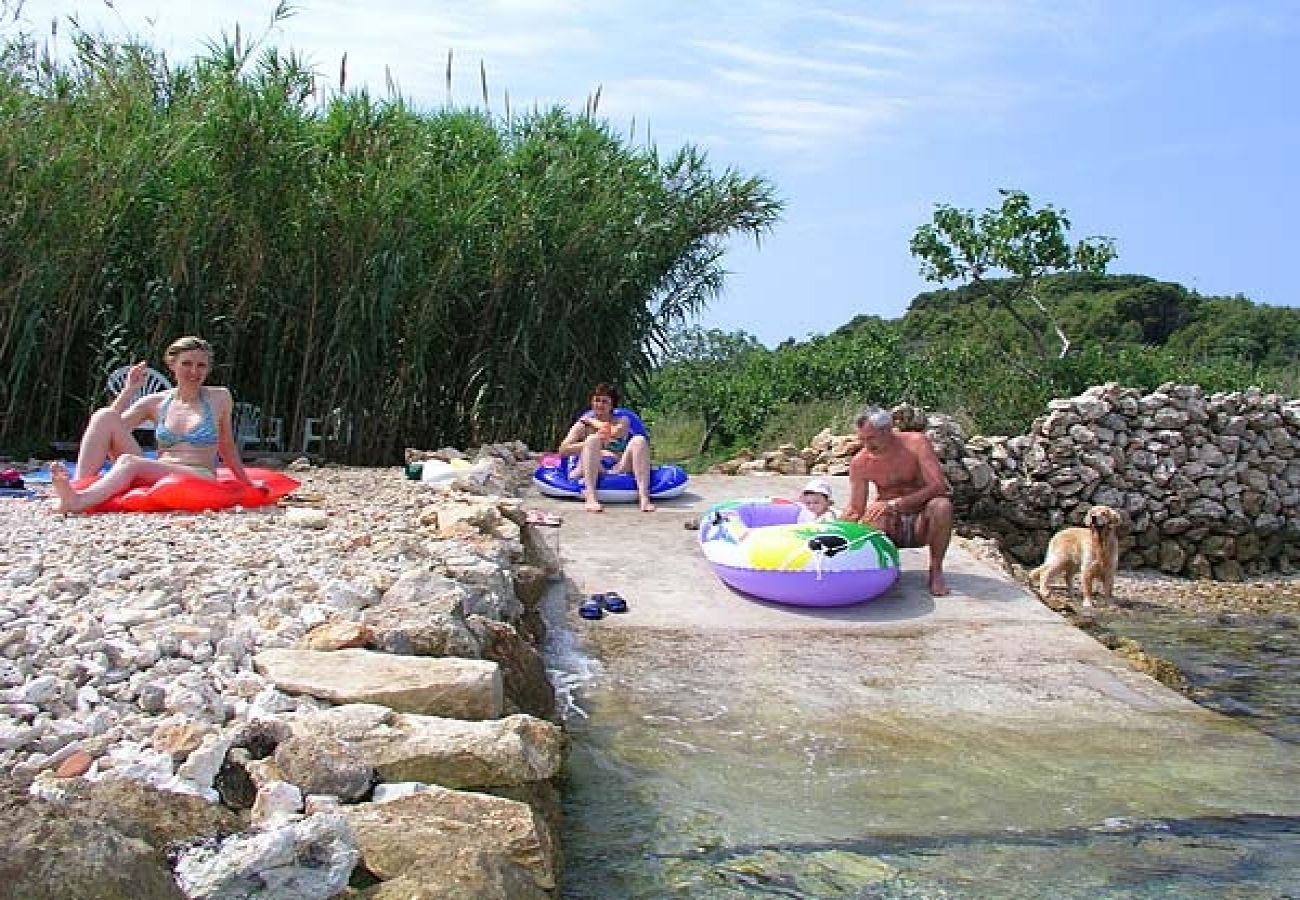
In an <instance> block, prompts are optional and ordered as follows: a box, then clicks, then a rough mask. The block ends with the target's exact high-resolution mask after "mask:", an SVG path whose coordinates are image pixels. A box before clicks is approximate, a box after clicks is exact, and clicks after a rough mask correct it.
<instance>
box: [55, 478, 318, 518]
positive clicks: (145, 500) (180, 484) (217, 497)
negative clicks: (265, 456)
mask: <svg viewBox="0 0 1300 900" xmlns="http://www.w3.org/2000/svg"><path fill="white" fill-rule="evenodd" d="M244 471H245V472H247V473H248V477H249V478H250V479H252V480H253V481H261V482H263V483H265V484H266V487H267V490H265V491H259V490H258V489H257V488H255V487H249V486H248V485H246V484H243V483H242V482H240V481H237V480H235V476H234V475H233V474H231V472H230V470H229V469H218V470H217V477H216V478H215V479H212V478H204V477H203V476H202V475H168V476H166V477H165V478H160V479H159V480H157V481H155V482H154V483H153V484H148V485H143V486H141V487H133V488H131V489H130V490H128V491H124V492H123V493H121V494H118V495H117V496H116V497H113V498H112V499H109V500H105V501H104V502H103V503H101V504H99V505H98V506H95V507H92V508H91V509H88V510H86V512H92V513H100V512H175V511H182V512H203V511H204V510H207V509H229V508H230V507H232V506H242V507H244V508H246V509H251V508H252V507H256V506H269V505H271V504H272V503H274V502H275V501H277V500H279V499H280V498H281V497H283V496H284V495H285V494H289V493H291V492H293V491H294V490H296V489H297V488H298V482H297V481H295V480H294V479H292V478H290V477H289V476H288V475H285V474H284V473H282V472H274V471H272V470H270V469H247V468H246V469H244ZM97 480H98V477H96V478H85V479H78V480H77V481H76V482H74V487H76V488H77V489H78V490H80V489H82V488H85V487H87V486H88V485H91V484H94V483H95V482H96V481H97Z"/></svg>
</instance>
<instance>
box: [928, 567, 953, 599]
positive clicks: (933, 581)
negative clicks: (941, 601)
mask: <svg viewBox="0 0 1300 900" xmlns="http://www.w3.org/2000/svg"><path fill="white" fill-rule="evenodd" d="M951 593H952V591H951V590H949V589H948V582H946V581H944V580H943V573H942V572H932V573H930V596H932V597H947V596H948V595H949V594H951Z"/></svg>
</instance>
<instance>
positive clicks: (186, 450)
mask: <svg viewBox="0 0 1300 900" xmlns="http://www.w3.org/2000/svg"><path fill="white" fill-rule="evenodd" d="M164 358H165V360H166V362H167V367H168V368H169V369H170V370H171V373H172V378H173V380H174V381H175V383H176V387H175V388H173V389H171V390H168V391H159V392H158V393H155V394H147V395H145V396H144V397H141V398H140V399H139V400H136V401H135V402H134V403H130V399H131V396H132V395H133V394H134V393H135V392H136V390H138V389H139V387H140V385H141V384H142V383H143V382H144V378H145V372H146V370H147V368H148V364H147V363H144V362H139V363H136V364H135V365H134V366H132V367H131V371H130V373H129V374H128V375H127V376H126V383H125V384H124V385H123V386H122V391H121V393H119V394H118V395H117V397H116V398H115V399H114V400H113V402H112V404H110V405H109V406H106V407H104V408H103V409H100V410H97V411H96V412H95V414H94V415H92V416H91V417H90V424H89V425H87V426H86V433H85V434H83V435H82V437H81V449H80V451H79V453H78V454H77V473H78V475H79V476H81V477H86V476H89V475H93V474H95V473H96V472H98V471H99V470H100V468H101V467H102V466H103V465H104V463H105V462H106V461H107V460H112V461H113V465H112V468H110V469H109V470H108V472H107V473H106V474H105V475H104V476H103V477H102V478H100V479H99V480H98V481H96V482H95V483H94V484H92V485H90V486H89V487H87V488H84V489H83V490H77V489H75V488H74V487H73V486H72V483H71V481H70V480H69V478H68V470H67V468H66V467H65V466H64V465H63V464H62V463H59V462H55V463H51V464H50V481H51V487H52V488H53V489H54V508H55V509H56V510H57V511H58V512H81V511H83V510H87V509H90V508H91V507H94V506H98V505H99V504H100V503H103V502H104V501H105V500H108V499H109V498H111V497H115V496H117V495H118V494H120V493H122V492H123V491H126V490H129V489H130V488H131V487H133V486H136V485H141V484H146V485H147V484H153V483H154V482H156V481H159V480H160V479H162V478H165V477H166V476H168V475H175V474H178V473H183V474H188V475H199V476H201V477H203V478H211V479H215V478H216V477H217V456H218V454H220V457H221V460H222V461H223V462H224V463H225V464H226V466H227V467H228V468H229V469H230V471H231V472H232V473H233V474H234V476H235V478H236V479H238V480H239V481H241V482H243V483H244V484H247V485H251V486H254V487H259V488H262V489H265V486H264V485H262V484H261V483H260V482H255V481H252V480H250V479H249V477H248V474H247V473H246V472H245V471H244V464H243V462H242V461H241V460H240V458H239V450H238V447H237V446H236V445H235V438H234V430H233V428H232V427H231V424H230V410H231V407H232V405H233V404H232V401H231V397H230V391H229V390H228V389H227V388H224V387H207V386H205V385H204V384H203V382H204V381H205V380H207V377H208V373H209V372H210V371H211V369H212V348H211V346H209V344H208V342H207V341H205V340H203V339H202V338H197V337H183V338H180V339H178V340H176V341H175V342H173V343H172V345H171V346H170V347H168V348H167V353H166V354H165V356H164ZM128 403H130V405H129V406H128ZM148 420H153V421H154V422H157V423H158V425H157V428H156V430H155V432H154V434H155V436H156V438H157V441H158V458H157V459H146V458H145V457H144V454H143V452H142V451H141V450H140V445H139V444H138V443H136V440H135V437H134V436H132V434H131V432H132V430H133V429H135V428H137V427H139V425H140V423H141V422H145V421H148Z"/></svg>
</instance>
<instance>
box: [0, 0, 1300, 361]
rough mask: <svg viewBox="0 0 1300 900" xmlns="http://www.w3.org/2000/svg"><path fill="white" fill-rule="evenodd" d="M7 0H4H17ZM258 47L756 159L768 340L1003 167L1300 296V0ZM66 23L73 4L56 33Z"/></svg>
mask: <svg viewBox="0 0 1300 900" xmlns="http://www.w3.org/2000/svg"><path fill="white" fill-rule="evenodd" d="M9 2H10V4H11V5H12V2H13V0H9ZM273 8H274V4H273V3H271V2H251V0H184V2H182V0H170V2H165V3H164V2H158V0H112V5H111V6H109V5H108V4H107V3H105V2H104V0H28V2H27V3H26V5H25V6H24V7H23V9H22V17H23V19H24V20H25V23H26V25H27V26H28V27H29V28H30V29H31V30H33V31H38V32H42V33H48V23H49V21H50V20H51V19H52V18H53V17H56V16H66V15H68V14H70V13H76V14H77V16H78V18H79V20H80V21H81V23H82V24H83V25H85V26H88V27H90V28H91V30H98V29H101V28H102V29H103V30H105V31H107V32H109V33H111V34H122V33H125V32H128V31H129V32H130V33H133V34H136V35H139V36H141V37H144V38H145V39H147V40H148V41H149V42H150V43H152V44H153V45H155V46H157V47H159V48H161V49H164V50H166V51H167V52H168V54H169V55H170V56H172V57H173V58H182V57H189V56H192V55H193V54H194V53H196V52H198V51H200V50H201V48H202V47H203V45H204V43H205V42H206V41H208V40H210V39H212V38H214V37H216V36H218V35H220V34H221V33H222V32H223V31H226V32H233V28H234V25H235V23H239V24H240V25H241V27H242V29H243V31H244V33H245V34H258V35H260V34H262V33H263V32H265V31H266V29H267V27H268V24H269V21H270V18H271V12H272V10H273ZM296 10H297V11H296V13H295V15H294V16H292V17H291V18H289V19H288V20H286V21H284V22H282V23H280V24H279V25H277V26H275V27H274V28H273V29H272V30H271V31H270V33H269V35H268V36H267V43H269V44H271V45H274V46H277V47H279V48H281V49H282V50H288V49H293V50H295V51H297V52H299V53H300V54H301V55H303V56H305V57H306V58H307V59H308V60H309V61H310V62H311V63H312V64H313V65H314V66H316V68H317V70H318V71H319V72H320V73H321V75H322V77H323V78H324V79H325V80H326V81H335V80H336V79H337V73H338V70H339V61H340V59H341V57H342V55H343V54H344V53H345V52H346V53H347V55H348V73H349V75H348V78H349V85H356V84H360V83H362V82H366V83H368V84H369V85H370V86H371V88H372V90H373V91H374V92H375V93H378V94H382V93H383V92H384V85H385V83H386V78H387V77H388V76H390V75H391V77H392V79H393V80H395V81H396V82H397V83H398V85H399V86H400V89H401V91H402V93H403V94H404V95H405V96H406V97H407V98H408V99H410V100H411V101H413V102H414V103H415V104H416V105H418V106H422V107H434V106H437V105H441V104H442V103H444V102H445V100H446V97H447V93H446V82H445V72H446V63H447V53H448V51H449V50H451V51H452V52H453V59H454V63H453V76H452V82H453V100H454V102H456V103H458V104H461V105H478V104H481V88H480V84H479V66H480V64H482V66H483V67H484V68H485V69H486V72H487V79H488V87H489V92H490V102H491V103H492V105H493V108H494V109H496V110H497V111H502V110H503V109H504V102H503V98H504V95H505V93H506V92H509V96H510V102H511V105H512V106H513V107H514V108H515V109H520V108H523V107H527V106H530V105H532V104H533V103H537V104H540V105H542V106H550V105H552V104H557V103H558V104H562V105H565V106H568V107H570V108H572V109H581V108H582V106H583V104H584V103H585V102H586V100H587V98H588V97H590V96H591V95H592V94H593V93H594V92H595V91H596V89H597V88H599V89H600V107H599V109H600V112H601V113H603V114H604V116H605V117H606V118H607V119H608V120H609V121H610V122H611V124H612V125H614V126H615V127H616V128H618V129H619V130H621V131H622V132H623V133H625V134H628V135H630V136H632V137H633V139H635V140H637V141H644V140H653V141H654V142H655V143H657V144H658V145H659V147H660V148H661V149H665V150H671V149H674V148H676V147H678V146H680V145H682V144H684V143H692V144H695V145H697V146H699V147H700V148H702V149H704V150H705V151H707V153H708V155H709V158H710V160H711V162H712V164H713V166H714V168H715V169H716V170H721V169H724V168H728V167H730V168H735V169H738V170H739V171H741V172H742V173H745V174H761V175H764V176H765V177H767V178H768V179H770V180H771V181H772V182H773V183H774V184H775V186H776V189H777V193H778V195H779V196H780V197H781V198H782V199H783V200H784V202H785V204H786V211H785V214H784V216H783V219H782V221H781V222H780V223H779V224H778V225H777V227H776V228H775V229H774V231H773V232H772V233H771V234H769V235H767V236H766V237H764V239H763V240H762V243H761V245H760V246H758V247H755V246H754V245H753V243H752V242H736V243H735V245H734V246H732V247H731V249H730V251H729V253H728V256H727V259H726V268H727V269H728V270H729V271H730V272H731V273H732V274H731V275H730V277H729V278H728V281H727V287H726V290H725V292H724V294H723V296H722V297H720V298H719V299H718V300H717V301H715V302H714V303H713V305H712V306H711V307H710V308H709V310H708V311H707V312H706V313H705V314H704V316H703V317H702V319H701V323H702V324H704V325H707V326H709V327H717V328H723V329H725V330H728V331H731V330H737V329H744V330H746V331H749V332H750V333H752V334H755V335H757V336H758V337H759V339H760V340H762V341H763V342H764V343H766V344H768V345H769V346H772V345H775V344H776V343H777V342H779V341H781V340H783V339H785V338H787V337H794V338H798V339H803V338H806V337H808V336H809V335H812V334H823V333H826V332H829V331H832V330H834V329H835V328H837V327H838V326H840V325H842V324H843V323H844V322H846V321H848V320H849V319H851V318H853V317H854V316H856V315H859V314H863V313H867V314H876V315H880V316H883V317H886V318H896V317H898V316H901V315H902V314H903V313H904V312H905V311H906V308H907V304H908V303H909V302H910V300H911V299H912V297H913V296H914V295H915V294H916V293H917V292H919V291H922V290H926V289H929V287H931V286H930V285H927V284H926V283H925V282H924V281H923V280H922V279H921V278H920V276H919V275H918V273H917V272H918V270H917V265H916V262H915V260H914V259H913V258H912V257H911V256H910V254H909V253H908V241H909V239H910V238H911V235H912V233H913V231H914V230H915V229H916V227H917V226H918V225H921V224H923V223H924V222H927V221H928V220H929V217H930V214H931V212H932V211H933V208H934V204H936V203H946V204H951V205H955V206H959V207H964V208H973V209H976V210H982V209H984V208H986V207H988V206H993V205H996V204H997V203H998V200H999V198H998V195H997V190H998V188H1003V187H1009V188H1018V189H1021V190H1024V191H1027V192H1028V193H1029V194H1030V196H1031V197H1032V198H1033V199H1034V201H1035V202H1036V203H1037V204H1040V205H1041V204H1046V203H1050V204H1051V205H1053V206H1055V207H1057V208H1058V209H1064V210H1066V211H1067V212H1068V214H1069V217H1070V219H1071V221H1072V223H1073V229H1072V231H1071V234H1072V236H1073V237H1074V238H1076V239H1077V238H1081V237H1085V236H1089V235H1095V234H1105V235H1109V236H1111V237H1113V238H1114V239H1115V241H1116V243H1117V247H1118V251H1119V258H1118V259H1117V260H1116V261H1115V262H1114V263H1113V264H1112V266H1111V271H1112V272H1135V273H1141V274H1146V275H1152V276H1154V277H1157V278H1162V279H1168V280H1172V281H1178V282H1181V283H1182V284H1184V285H1186V286H1187V287H1189V288H1193V289H1195V290H1198V291H1200V292H1201V293H1202V294H1238V293H1240V294H1244V295H1246V296H1247V297H1249V298H1251V299H1252V300H1254V301H1256V302H1258V303H1268V304H1272V305H1286V306H1297V305H1300V289H1297V286H1296V281H1295V277H1294V275H1293V270H1292V269H1291V266H1292V265H1293V257H1295V255H1296V251H1297V246H1298V245H1300V242H1298V241H1297V238H1296V232H1295V228H1294V225H1293V216H1294V214H1295V213H1296V212H1297V201H1300V173H1298V172H1297V168H1298V167H1300V100H1297V96H1296V91H1297V87H1298V86H1300V63H1297V62H1296V61H1295V57H1296V56H1297V55H1300V54H1296V53H1295V52H1294V51H1295V50H1296V49H1297V48H1300V2H1297V0H1076V2H1068V0H1067V2H1046V0H1044V2H1031V0H1023V2H1017V0H983V2H975V0H971V2H964V0H925V2H919V0H918V2H904V0H885V2H868V0H858V2H834V0H831V2H828V0H806V2H793V0H789V2H775V0H681V2H657V0H408V2H398V0H369V2H365V3H361V2H350V0H302V2H300V3H298V4H296ZM60 34H61V35H66V28H64V29H60Z"/></svg>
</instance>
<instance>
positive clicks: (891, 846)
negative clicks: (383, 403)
mask: <svg viewBox="0 0 1300 900" xmlns="http://www.w3.org/2000/svg"><path fill="white" fill-rule="evenodd" d="M557 593H561V594H562V591H557ZM554 602H557V603H559V604H561V605H562V603H563V599H562V598H560V599H558V600H556V601H554ZM552 621H553V622H562V621H563V615H562V611H561V613H560V614H559V615H558V617H552ZM626 634H627V635H628V636H627V639H626V642H625V643H624V644H622V645H619V646H613V647H610V646H608V645H607V647H606V650H605V653H604V660H603V663H602V664H601V665H594V664H593V663H592V662H591V660H589V659H586V658H585V657H584V656H583V655H582V653H581V648H580V646H579V645H578V644H577V643H576V642H574V640H573V635H572V633H571V632H569V631H568V629H567V628H566V627H565V626H563V625H560V626H559V627H554V628H553V629H552V644H551V646H550V647H549V648H548V655H549V657H550V659H551V662H552V664H553V666H554V667H555V673H556V676H557V679H558V680H560V681H562V682H563V683H564V684H565V685H567V688H568V689H569V690H570V691H571V692H572V696H573V697H574V699H575V703H576V705H577V707H578V708H580V709H581V712H580V713H578V712H575V713H574V714H573V715H571V716H570V718H569V720H568V723H567V724H568V728H569V731H570V735H571V738H572V746H571V753H570V758H569V762H568V766H567V771H566V776H565V784H564V785H563V790H564V795H565V819H566V823H565V829H566V833H565V835H564V844H565V846H564V852H565V864H566V875H565V879H564V886H563V895H564V896H565V897H570V898H602V900H604V898H623V897H628V898H633V897H692V898H695V897H704V898H713V897H717V898H732V897H737V898H738V897H792V898H821V897H880V898H887V897H926V898H929V897H1008V898H1017V897H1025V898H1030V897H1034V898H1037V897H1062V898H1071V897H1079V898H1083V897H1088V898H1098V897H1235V898H1255V897H1260V898H1264V897H1269V898H1278V897H1300V819H1297V818H1295V816H1294V813H1295V811H1296V810H1297V809H1300V787H1298V786H1297V784H1296V782H1297V779H1296V778H1295V775H1296V773H1297V771H1300V767H1298V766H1297V758H1296V754H1297V751H1296V747H1295V746H1294V745H1291V744H1288V743H1286V742H1282V741H1276V740H1273V739H1271V738H1268V737H1265V736H1263V735H1255V734H1253V733H1247V736H1246V738H1245V739H1244V740H1243V736H1242V735H1243V731H1245V729H1243V728H1242V727H1241V726H1240V725H1239V724H1238V723H1236V722H1234V721H1230V720H1225V719H1217V718H1213V719H1212V718H1211V717H1209V716H1206V717H1205V718H1206V720H1207V721H1205V722H1199V723H1197V727H1196V729H1195V731H1194V732H1189V733H1187V734H1183V733H1181V732H1180V730H1179V728H1180V726H1178V725H1176V724H1175V725H1170V724H1168V723H1162V724H1159V725H1158V726H1156V727H1153V728H1152V729H1151V730H1149V731H1134V730H1132V729H1127V730H1124V731H1117V730H1116V729H1114V728H1112V727H1109V726H1108V724H1107V723H1106V722H1096V723H1088V724H1085V725H1080V724H1079V723H1074V724H1072V725H1069V726H1065V725H1061V726H1060V727H1054V726H1053V725H1052V724H1051V723H1050V722H1048V723H1045V722H1041V721H1039V722H1034V723H1032V726H1028V727H1027V726H1026V723H1018V722H1005V721H999V720H997V719H990V718H985V719H981V718H979V717H978V716H966V717H964V718H953V717H945V718H942V719H941V720H936V719H933V718H928V717H926V716H925V715H913V716H912V717H911V718H909V717H907V716H905V715H898V714H896V713H890V714H885V713H882V712H881V710H880V709H879V708H876V709H875V710H874V711H870V710H871V707H870V706H869V704H866V703H864V702H862V699H863V697H865V696H866V694H865V693H864V691H866V690H867V686H868V685H869V682H870V666H869V664H867V663H866V662H864V666H863V672H864V675H863V677H862V678H861V679H857V680H856V681H854V680H848V681H845V682H843V683H839V684H816V683H811V682H810V681H809V680H808V678H805V677H804V673H802V672H801V671H800V666H801V662H800V661H801V659H805V658H807V657H809V656H810V655H815V654H814V653H813V651H812V650H811V648H809V647H806V646H805V647H802V648H797V649H796V648H788V647H776V648H773V647H771V646H770V645H768V646H762V647H760V646H758V645H757V644H756V643H747V642H746V641H745V640H744V639H743V638H741V639H739V640H737V641H736V642H735V643H734V644H732V645H730V646H710V645H707V644H704V643H702V642H700V641H699V640H698V639H697V638H694V637H692V636H690V635H677V634H670V633H662V632H660V633H649V634H645V633H640V632H635V633H634V632H632V631H631V630H629V631H627V632H626ZM817 640H818V650H817V652H822V653H835V652H841V650H842V648H840V647H837V646H836V645H835V644H834V643H833V642H827V641H826V639H825V638H820V639H817ZM773 650H775V651H776V652H775V655H773ZM774 660H776V662H777V664H773V661H774ZM809 666H810V670H813V669H817V666H816V665H814V664H813V662H809ZM822 670H823V671H824V669H822ZM1292 674H1293V676H1294V672H1293V673H1292ZM742 685H743V687H738V686H742ZM1193 737H1195V740H1193V739H1192V738H1193ZM1243 751H1244V755H1245V756H1246V757H1248V759H1244V758H1243Z"/></svg>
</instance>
